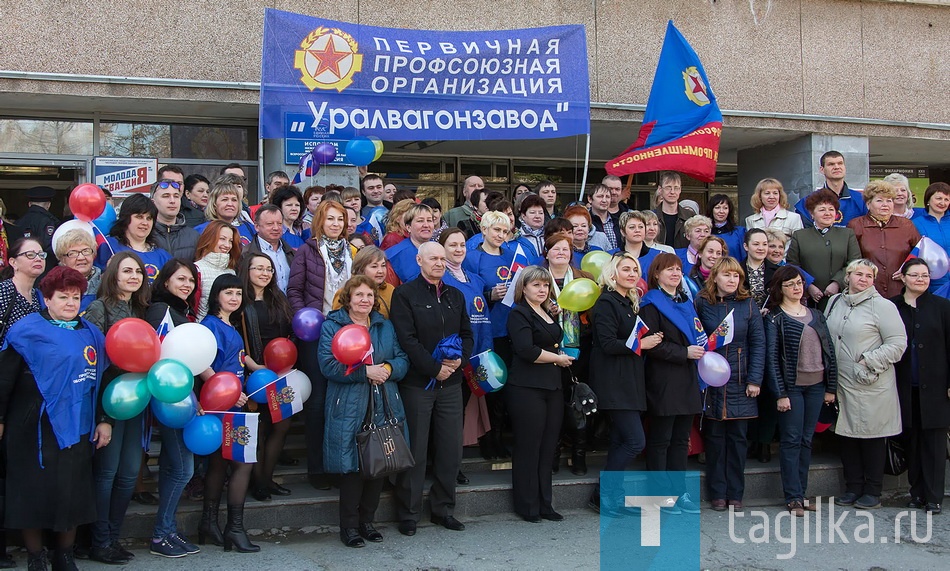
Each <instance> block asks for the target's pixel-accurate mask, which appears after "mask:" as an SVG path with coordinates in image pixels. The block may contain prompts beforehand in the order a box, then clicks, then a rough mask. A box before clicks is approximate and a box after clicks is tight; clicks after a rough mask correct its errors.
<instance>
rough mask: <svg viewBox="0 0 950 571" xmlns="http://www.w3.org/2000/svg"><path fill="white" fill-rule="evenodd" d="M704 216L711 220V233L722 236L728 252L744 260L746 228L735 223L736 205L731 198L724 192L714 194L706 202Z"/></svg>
mask: <svg viewBox="0 0 950 571" xmlns="http://www.w3.org/2000/svg"><path fill="white" fill-rule="evenodd" d="M706 216H707V217H708V218H709V219H710V220H712V223H713V226H712V235H713V236H718V237H720V238H722V240H723V242H725V243H726V246H727V247H728V250H729V254H730V255H731V256H732V257H733V258H735V259H737V260H739V261H740V262H741V261H743V260H745V250H743V249H742V244H743V243H745V232H746V229H745V227H743V226H738V225H736V206H735V205H734V204H733V203H732V199H731V198H729V197H728V196H726V195H725V194H714V195H712V196H710V197H709V200H708V201H707V202H706Z"/></svg>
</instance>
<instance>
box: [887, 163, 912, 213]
mask: <svg viewBox="0 0 950 571" xmlns="http://www.w3.org/2000/svg"><path fill="white" fill-rule="evenodd" d="M883 180H884V182H888V183H890V184H891V186H893V187H894V214H895V215H896V216H902V217H904V218H906V219H908V220H911V219H913V218H914V217H916V216H917V211H918V209H916V208H914V193H913V192H911V190H910V181H909V180H907V177H906V176H904V175H902V174H900V173H896V172H892V173H891V174H889V175H887V176H885V177H884V179H883Z"/></svg>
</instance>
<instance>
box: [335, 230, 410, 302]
mask: <svg viewBox="0 0 950 571" xmlns="http://www.w3.org/2000/svg"><path fill="white" fill-rule="evenodd" d="M388 266H389V263H388V261H387V260H386V254H385V252H383V251H382V250H380V249H379V248H377V247H376V246H373V245H372V244H370V245H367V246H363V247H362V248H360V249H359V251H358V252H356V255H355V256H353V275H354V276H360V275H362V276H367V277H369V278H370V279H372V280H373V283H375V284H376V299H377V301H379V307H378V308H377V309H376V311H378V312H379V314H380V315H382V316H383V318H384V319H389V307H390V305H391V304H392V300H393V289H395V288H394V287H393V286H391V285H390V284H389V283H388V282H387V281H386V276H387V268H388ZM341 291H342V290H340V291H338V292H336V295H335V296H334V297H333V309H340V308H341V307H343V305H342V304H341V303H340V292H341Z"/></svg>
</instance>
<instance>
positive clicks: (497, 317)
mask: <svg viewBox="0 0 950 571" xmlns="http://www.w3.org/2000/svg"><path fill="white" fill-rule="evenodd" d="M517 247H518V246H517V243H515V242H509V243H507V244H504V245H502V247H501V254H500V255H498V256H495V255H493V254H489V253H487V252H485V251H484V250H481V249H478V250H469V252H468V254H467V255H466V256H465V261H464V262H462V267H463V268H464V269H466V270H467V271H469V272H470V273H473V274H475V275H477V276H479V277H480V278H481V279H482V281H484V282H485V291H488V290H490V289H491V288H493V287H495V286H496V285H498V284H500V283H503V282H506V281H508V280H509V274H510V267H511V262H512V260H513V259H514V255H515V254H514V250H515V248H517ZM525 253H526V254H527V252H525ZM529 255H530V254H529ZM511 277H514V276H511ZM508 287H515V283H514V280H512V281H510V283H509V284H508ZM485 301H487V302H488V305H489V307H490V308H491V309H490V311H489V314H488V315H489V318H490V319H491V329H492V337H507V336H508V313H510V312H511V308H510V307H508V306H507V305H505V304H503V303H502V302H501V300H500V299H499V300H498V301H490V300H489V298H488V297H486V298H485ZM473 354H474V353H473Z"/></svg>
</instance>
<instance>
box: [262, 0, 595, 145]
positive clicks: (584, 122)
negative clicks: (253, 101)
mask: <svg viewBox="0 0 950 571" xmlns="http://www.w3.org/2000/svg"><path fill="white" fill-rule="evenodd" d="M263 49H264V53H263V61H262V65H261V105H260V130H261V131H260V133H261V137H262V138H265V139H280V138H285V137H287V136H288V133H287V132H286V125H288V122H287V116H288V115H290V114H297V115H299V114H304V115H306V116H307V117H309V122H308V123H307V124H306V125H303V126H300V125H295V126H294V133H293V136H292V138H295V139H316V140H321V139H326V138H335V139H347V138H351V137H353V136H357V135H375V136H377V137H379V138H381V139H384V140H390V141H393V140H396V141H398V140H413V141H414V140H420V139H429V140H472V139H479V140H498V139H543V138H554V137H568V136H573V135H579V134H586V133H589V132H590V81H589V75H588V71H587V40H586V35H585V33H584V27H583V26H553V27H547V28H529V29H522V30H504V31H488V32H448V31H437V30H405V29H397V28H378V27H374V26H365V25H361V24H350V23H346V22H336V21H333V20H324V19H321V18H313V17H310V16H303V15H300V14H293V13H290V12H282V11H280V10H273V9H267V10H266V11H265V14H264V42H263ZM291 124H294V122H291Z"/></svg>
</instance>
